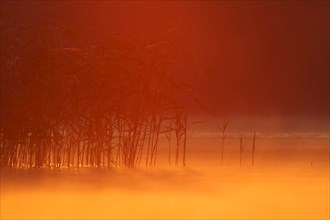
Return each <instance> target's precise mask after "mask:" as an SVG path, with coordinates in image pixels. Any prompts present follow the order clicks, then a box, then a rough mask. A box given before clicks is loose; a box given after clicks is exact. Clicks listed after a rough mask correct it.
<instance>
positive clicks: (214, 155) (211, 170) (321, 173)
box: [1, 138, 329, 219]
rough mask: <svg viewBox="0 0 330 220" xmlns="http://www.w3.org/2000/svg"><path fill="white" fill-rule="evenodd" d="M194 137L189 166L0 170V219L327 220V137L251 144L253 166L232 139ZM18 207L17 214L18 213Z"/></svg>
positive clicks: (163, 159) (161, 162)
mask: <svg viewBox="0 0 330 220" xmlns="http://www.w3.org/2000/svg"><path fill="white" fill-rule="evenodd" d="M213 141H214V140H212V139H209V138H207V139H205V138H192V139H191V140H190V145H189V146H190V147H189V148H188V149H187V167H186V168H184V167H180V166H179V167H175V166H173V164H171V166H169V164H168V155H167V154H166V153H165V152H167V145H165V143H161V147H160V154H159V156H158V159H157V166H156V167H154V168H143V166H141V168H135V169H120V168H109V169H108V168H87V167H86V168H79V169H78V170H77V169H74V168H72V169H67V168H63V169H61V170H60V171H59V170H56V169H51V170H49V169H31V170H1V218H3V219H155V218H156V219H161V218H165V219H169V218H170V219H183V218H186V219H206V218H207V219H291V218H293V219H325V218H328V217H329V156H328V155H329V147H328V139H320V138H317V139H303V140H298V139H285V138H282V139H260V140H258V139H257V143H258V145H257V150H256V158H255V165H254V166H252V165H251V151H250V149H249V148H250V146H249V145H248V140H246V143H247V147H246V151H245V152H244V157H243V164H242V166H240V165H239V150H238V141H237V139H235V138H229V139H228V141H227V143H226V145H225V152H224V155H225V156H224V163H223V165H222V166H221V163H220V145H219V146H217V144H216V142H213ZM18 207H19V210H20V211H19V212H18V211H17V208H18Z"/></svg>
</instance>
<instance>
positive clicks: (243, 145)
mask: <svg viewBox="0 0 330 220" xmlns="http://www.w3.org/2000/svg"><path fill="white" fill-rule="evenodd" d="M239 142H240V145H239V165H240V166H242V159H243V152H244V149H245V144H243V137H242V136H241V137H240V139H239Z"/></svg>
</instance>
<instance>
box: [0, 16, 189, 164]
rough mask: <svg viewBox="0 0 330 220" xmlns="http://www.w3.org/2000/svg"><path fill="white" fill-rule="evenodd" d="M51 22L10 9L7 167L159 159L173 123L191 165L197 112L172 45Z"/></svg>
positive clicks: (4, 102)
mask: <svg viewBox="0 0 330 220" xmlns="http://www.w3.org/2000/svg"><path fill="white" fill-rule="evenodd" d="M43 22H44V23H43V24H39V25H36V24H32V23H31V21H29V20H28V19H27V20H25V21H17V20H15V19H14V18H11V17H9V16H7V15H6V14H4V13H1V21H0V26H1V54H2V58H1V75H0V76H1V94H0V95H1V112H0V113H1V114H0V117H1V118H0V119H1V124H0V149H1V155H0V167H3V168H13V167H20V168H33V167H35V168H39V167H49V168H56V169H61V168H63V167H67V168H72V167H74V168H77V169H78V168H79V167H91V166H93V167H100V168H101V167H109V168H110V167H128V168H134V167H136V166H138V165H140V164H141V161H142V160H143V159H145V164H146V166H155V165H156V162H157V156H158V143H159V138H160V136H161V135H163V133H164V131H168V130H169V131H168V132H170V133H173V134H175V135H172V136H170V137H169V140H170V139H172V138H175V139H176V143H177V146H176V155H175V163H176V164H177V165H178V164H179V161H182V164H183V165H184V166H185V164H186V136H187V134H186V133H187V112H186V111H185V107H184V106H183V103H180V102H179V100H178V97H180V96H181V95H182V94H183V93H184V92H182V86H181V87H180V84H179V83H177V82H175V80H174V78H175V77H174V75H173V73H172V72H171V71H170V68H169V67H170V65H173V62H171V60H170V58H169V57H171V56H170V54H168V53H170V52H172V51H173V48H171V47H172V46H171V45H170V44H169V43H164V42H165V41H161V42H162V43H156V44H153V45H156V46H153V47H152V48H150V46H149V44H141V43H139V41H138V40H136V39H130V38H127V37H122V36H121V37H118V36H98V35H95V36H94V37H93V38H91V39H88V40H87V39H85V38H84V37H83V36H82V35H81V34H78V33H74V32H73V31H71V30H68V29H67V28H65V27H62V26H61V25H58V24H56V23H55V22H49V21H48V20H47V19H45V20H44V21H43ZM22 27H24V28H22ZM54 33H60V34H59V35H60V36H61V37H56V36H57V35H56V34H54ZM15 36H20V37H19V38H18V37H15ZM141 41H142V42H148V40H147V39H143V40H141ZM168 124H170V128H169V129H168V128H167V127H168ZM173 142H174V141H173ZM168 153H169V164H170V163H171V147H169V152H168ZM181 154H182V155H181Z"/></svg>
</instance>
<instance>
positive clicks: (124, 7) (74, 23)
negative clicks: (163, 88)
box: [2, 1, 330, 117]
mask: <svg viewBox="0 0 330 220" xmlns="http://www.w3.org/2000/svg"><path fill="white" fill-rule="evenodd" d="M2 6H3V7H6V8H8V10H9V12H10V13H11V14H13V15H15V16H16V17H29V16H46V17H48V18H51V19H54V20H55V21H56V22H58V23H60V24H63V25H65V26H68V27H70V28H72V29H74V30H76V31H78V32H81V33H83V34H85V35H93V34H94V33H105V34H107V33H113V32H118V33H121V34H126V35H131V36H141V35H148V36H151V38H155V39H158V38H171V39H174V42H175V45H176V49H177V51H178V52H177V58H178V59H180V60H183V65H181V66H179V67H177V68H176V69H174V71H177V72H176V74H177V76H178V78H179V79H180V80H181V81H185V82H188V83H191V84H192V86H193V89H194V90H193V93H194V95H196V96H197V97H198V98H199V99H201V100H203V101H204V102H205V104H206V105H207V106H208V107H209V108H210V109H212V111H214V112H216V114H219V115H222V114H227V115H243V116H249V115H250V116H251V115H253V116H260V115H262V116H268V115H279V116H284V115H285V116H292V115H299V116H325V117H328V114H329V81H330V80H329V60H330V57H329V2H328V1H290V2H285V1H275V2H274V1H267V2H243V1H237V2H229V1H228V2H227V1H219V2H217V1H208V2H198V1H192V2H189V1H178V2H176V1H171V2H157V1H156V2H150V1H147V2H132V1H127V2H117V1H113V2H112V1H111V2H110V1H109V2H107V1H102V2H97V1H85V2H80V1H72V2H62V1H56V2H51V1H46V2H31V1H26V2H23V1H17V2H12V1H2Z"/></svg>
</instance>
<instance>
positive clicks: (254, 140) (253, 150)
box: [252, 131, 256, 166]
mask: <svg viewBox="0 0 330 220" xmlns="http://www.w3.org/2000/svg"><path fill="white" fill-rule="evenodd" d="M255 150H256V131H254V132H253V142H252V166H254V155H255Z"/></svg>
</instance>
